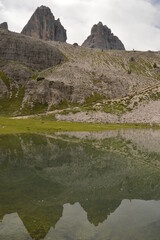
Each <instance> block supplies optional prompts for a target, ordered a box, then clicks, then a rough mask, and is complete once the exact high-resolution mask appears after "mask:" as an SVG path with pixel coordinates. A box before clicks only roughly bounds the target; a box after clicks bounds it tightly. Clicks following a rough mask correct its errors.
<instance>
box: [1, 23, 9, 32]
mask: <svg viewBox="0 0 160 240" xmlns="http://www.w3.org/2000/svg"><path fill="white" fill-rule="evenodd" d="M0 28H2V29H5V30H8V24H7V22H3V23H1V24H0Z"/></svg>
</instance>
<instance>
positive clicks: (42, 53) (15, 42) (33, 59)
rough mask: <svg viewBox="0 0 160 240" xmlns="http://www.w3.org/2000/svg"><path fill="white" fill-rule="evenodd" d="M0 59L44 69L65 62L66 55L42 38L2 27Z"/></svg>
mask: <svg viewBox="0 0 160 240" xmlns="http://www.w3.org/2000/svg"><path fill="white" fill-rule="evenodd" d="M0 60H1V61H6V60H7V61H15V62H20V63H22V64H24V65H26V66H29V67H32V68H35V69H38V70H43V69H45V68H49V67H52V66H56V65H58V64H59V63H61V62H63V60H64V55H63V54H62V53H61V52H60V51H59V50H58V49H57V48H56V47H54V46H51V45H49V44H47V43H45V42H43V41H41V40H37V39H33V38H30V37H27V36H23V35H21V34H18V33H13V32H7V31H5V30H3V29H0Z"/></svg>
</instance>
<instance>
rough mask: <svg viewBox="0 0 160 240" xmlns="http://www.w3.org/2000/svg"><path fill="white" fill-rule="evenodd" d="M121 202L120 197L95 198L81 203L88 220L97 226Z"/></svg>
mask: <svg viewBox="0 0 160 240" xmlns="http://www.w3.org/2000/svg"><path fill="white" fill-rule="evenodd" d="M120 204H121V200H120V199H116V200H114V199H106V198H105V199H100V198H99V199H97V200H96V201H89V202H88V203H86V202H84V203H82V206H83V209H84V210H85V211H86V212H87V216H88V220H89V222H90V223H93V224H94V226H98V225H99V224H100V223H103V222H104V221H106V220H107V218H108V216H109V215H110V214H111V213H113V212H114V211H115V210H116V209H117V208H118V207H119V205H120Z"/></svg>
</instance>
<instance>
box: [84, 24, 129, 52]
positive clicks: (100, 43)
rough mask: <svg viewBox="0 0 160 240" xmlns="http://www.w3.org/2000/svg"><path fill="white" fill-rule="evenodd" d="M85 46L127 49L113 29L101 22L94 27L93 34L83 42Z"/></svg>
mask: <svg viewBox="0 0 160 240" xmlns="http://www.w3.org/2000/svg"><path fill="white" fill-rule="evenodd" d="M82 46H84V47H89V48H100V49H104V50H105V49H117V50H125V48H124V45H123V43H122V42H121V41H120V40H119V38H118V37H116V36H114V35H113V33H112V32H111V30H110V29H109V28H108V27H107V26H105V25H103V24H102V23H101V22H99V23H98V24H97V25H96V24H95V25H94V26H93V27H92V30H91V35H90V36H89V37H88V38H87V39H86V40H85V41H84V43H83V44H82Z"/></svg>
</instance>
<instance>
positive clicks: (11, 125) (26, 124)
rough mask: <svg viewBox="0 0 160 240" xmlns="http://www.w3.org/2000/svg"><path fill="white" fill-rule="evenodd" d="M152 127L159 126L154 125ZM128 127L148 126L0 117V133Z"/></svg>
mask: <svg viewBox="0 0 160 240" xmlns="http://www.w3.org/2000/svg"><path fill="white" fill-rule="evenodd" d="M152 127H153V128H160V127H159V126H157V125H155V126H152ZM128 128H150V125H146V124H91V123H77V122H57V121H51V120H48V119H45V118H43V120H42V119H33V118H29V119H11V118H3V117H1V118H0V134H19V133H54V132H59V131H88V132H96V131H105V130H116V129H128Z"/></svg>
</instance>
